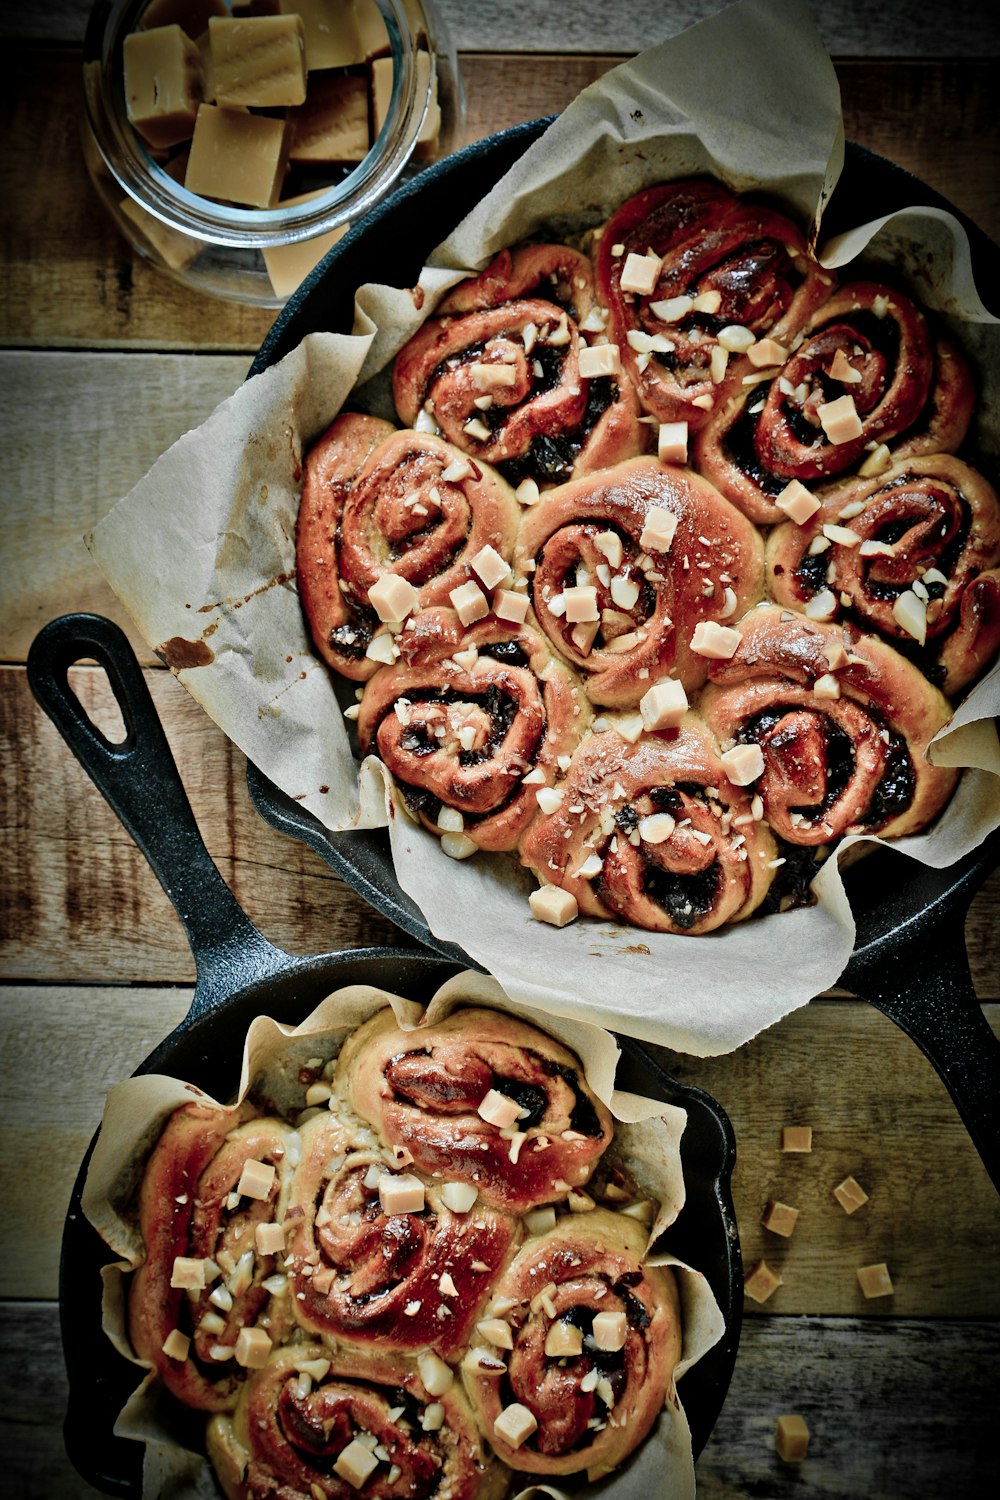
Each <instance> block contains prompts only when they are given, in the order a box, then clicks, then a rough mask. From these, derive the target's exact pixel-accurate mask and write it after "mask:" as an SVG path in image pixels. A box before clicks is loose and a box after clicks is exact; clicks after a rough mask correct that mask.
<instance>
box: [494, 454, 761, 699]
mask: <svg viewBox="0 0 1000 1500" xmlns="http://www.w3.org/2000/svg"><path fill="white" fill-rule="evenodd" d="M514 567H515V572H516V573H517V575H518V577H519V578H523V579H526V580H527V582H528V587H529V592H530V595H531V599H532V603H533V605H534V610H535V614H536V616H537V617H538V621H539V624H540V625H541V627H542V629H543V630H544V631H545V633H546V635H547V636H548V637H549V639H550V640H551V641H552V643H553V645H554V646H555V647H556V649H557V650H558V651H559V652H560V653H561V654H562V655H563V656H564V657H565V658H566V659H567V660H568V661H569V662H570V663H571V664H572V665H573V666H574V667H576V668H577V670H578V671H579V672H580V673H581V675H582V676H583V677H584V678H585V680H586V683H587V692H588V694H589V696H590V699H591V701H592V702H593V703H596V704H601V705H606V706H608V707H613V708H627V707H633V706H634V705H635V704H637V703H638V702H639V700H640V698H642V696H643V694H644V693H645V692H646V691H647V689H648V688H649V687H650V685H651V683H653V682H655V681H657V680H658V679H659V678H661V677H664V676H666V675H667V674H668V673H669V674H672V675H674V676H676V677H678V678H679V679H680V681H681V683H682V684H683V686H684V688H685V690H686V691H688V692H691V691H693V690H694V689H696V688H698V687H699V686H700V684H701V683H702V682H704V680H705V670H706V661H705V658H704V657H703V656H701V655H700V654H699V653H698V652H697V651H695V650H694V649H693V648H692V644H691V641H692V636H693V634H694V631H695V628H696V626H697V625H698V624H699V623H701V622H705V621H715V622H718V621H722V620H732V619H737V618H739V616H740V615H741V614H742V613H743V611H744V610H745V609H747V608H748V607H749V606H750V605H751V604H753V603H754V602H755V601H756V600H757V599H759V598H760V595H761V592H762V589H763V582H764V567H763V544H762V542H761V539H760V536H759V535H758V533H757V531H756V528H755V527H753V526H752V525H750V523H749V522H748V521H747V520H746V518H745V517H744V516H742V515H740V513H739V511H737V510H736V509H735V508H734V507H733V506H731V505H730V504H729V503H728V502H727V501H726V500H724V499H723V498H722V496H721V495H720V494H719V493H718V492H717V491H716V490H715V489H713V487H712V486H711V485H710V484H708V483H706V482H705V481H704V480H703V479H699V478H698V476H697V475H695V474H692V473H690V472H689V471H687V470H685V469H679V468H674V467H666V468H664V467H661V465H660V464H659V463H658V462H657V461H656V459H653V458H636V459H632V460H630V461H629V462H628V463H624V464H619V465H618V466H617V467H616V468H614V469H609V470H606V471H604V472H602V473H600V474H595V475H592V476H590V477H587V478H584V479H577V480H573V481H572V482H571V483H570V484H566V485H562V486H560V487H559V488H558V489H554V490H550V491H547V492H546V494H545V495H544V496H543V497H542V499H541V500H540V501H539V503H538V504H537V505H535V506H533V507H532V508H531V510H529V511H528V512H527V514H526V515H525V517H524V520H523V522H522V525H521V531H520V534H519V536H518V540H517V547H516V549H515V553H514Z"/></svg>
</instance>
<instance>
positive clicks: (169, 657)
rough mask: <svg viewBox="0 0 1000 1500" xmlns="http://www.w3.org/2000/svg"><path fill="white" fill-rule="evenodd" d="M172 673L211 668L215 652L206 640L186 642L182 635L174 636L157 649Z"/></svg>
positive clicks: (158, 654)
mask: <svg viewBox="0 0 1000 1500" xmlns="http://www.w3.org/2000/svg"><path fill="white" fill-rule="evenodd" d="M156 654H157V656H161V657H162V658H163V660H164V661H165V662H166V664H167V666H168V667H169V668H170V670H171V671H172V672H186V671H190V670H191V668H192V667H209V666H211V664H212V662H213V661H214V660H215V652H214V651H213V650H212V649H211V647H209V646H207V645H206V644H205V642H204V640H200V641H186V640H185V639H184V637H183V636H182V635H173V636H171V637H170V640H169V641H164V642H163V645H162V646H157V648H156Z"/></svg>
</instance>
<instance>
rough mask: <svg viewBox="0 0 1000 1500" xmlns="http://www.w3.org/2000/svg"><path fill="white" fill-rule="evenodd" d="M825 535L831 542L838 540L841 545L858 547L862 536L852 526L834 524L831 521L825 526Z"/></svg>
mask: <svg viewBox="0 0 1000 1500" xmlns="http://www.w3.org/2000/svg"><path fill="white" fill-rule="evenodd" d="M823 535H824V536H825V537H826V538H827V539H828V540H829V541H831V542H836V543H837V544H838V545H839V546H841V547H856V546H857V545H858V543H859V542H860V540H861V538H860V536H859V535H858V533H857V532H856V531H852V530H851V528H850V526H834V525H830V524H829V523H828V524H827V525H825V526H824V527H823Z"/></svg>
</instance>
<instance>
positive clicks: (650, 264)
mask: <svg viewBox="0 0 1000 1500" xmlns="http://www.w3.org/2000/svg"><path fill="white" fill-rule="evenodd" d="M660 264H661V262H660V257H659V256H658V255H636V254H635V252H634V251H631V250H630V251H629V253H628V255H627V256H626V257H625V264H624V266H623V267H622V272H621V282H620V285H621V289H622V291H623V292H638V293H639V294H640V296H643V297H648V296H650V295H651V293H652V292H654V291H655V290H656V283H657V281H658V280H659V276H660Z"/></svg>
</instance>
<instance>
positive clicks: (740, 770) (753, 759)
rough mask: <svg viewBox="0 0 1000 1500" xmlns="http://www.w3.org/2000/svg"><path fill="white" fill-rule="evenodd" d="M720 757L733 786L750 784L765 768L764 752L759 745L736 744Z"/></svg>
mask: <svg viewBox="0 0 1000 1500" xmlns="http://www.w3.org/2000/svg"><path fill="white" fill-rule="evenodd" d="M719 759H720V761H721V762H722V766H723V769H724V771H725V773H726V775H727V776H728V777H729V779H730V781H731V782H732V783H733V786H749V785H750V783H751V782H752V781H756V780H757V777H758V776H759V775H760V774H761V772H762V771H763V769H764V752H763V750H762V749H761V748H760V746H759V745H734V746H733V748H732V749H731V750H726V751H725V752H724V753H723V754H722V755H720V756H719Z"/></svg>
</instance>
